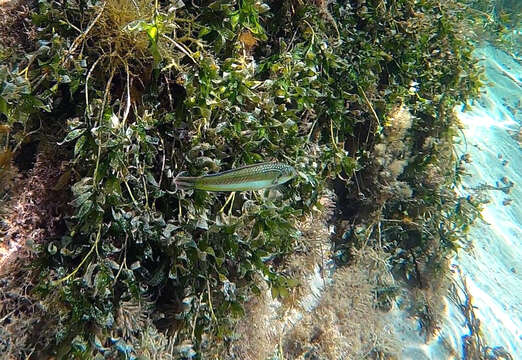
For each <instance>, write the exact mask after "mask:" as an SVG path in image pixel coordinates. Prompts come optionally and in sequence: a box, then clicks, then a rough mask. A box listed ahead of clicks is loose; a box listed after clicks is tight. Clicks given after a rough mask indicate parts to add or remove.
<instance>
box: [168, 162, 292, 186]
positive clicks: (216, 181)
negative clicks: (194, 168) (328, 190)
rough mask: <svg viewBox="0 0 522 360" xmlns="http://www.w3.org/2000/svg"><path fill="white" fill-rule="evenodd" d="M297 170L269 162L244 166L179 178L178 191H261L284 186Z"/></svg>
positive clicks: (175, 180) (177, 180) (176, 180)
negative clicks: (215, 172) (210, 173)
mask: <svg viewBox="0 0 522 360" xmlns="http://www.w3.org/2000/svg"><path fill="white" fill-rule="evenodd" d="M295 175H296V171H295V169H294V168H293V167H292V166H290V165H286V164H281V163H276V162H268V163H260V164H254V165H247V166H242V167H240V168H237V169H232V170H227V171H223V172H219V173H217V174H212V175H204V176H195V177H189V176H177V177H176V178H175V179H174V185H176V189H180V190H187V189H199V190H206V191H246V190H259V189H264V188H269V187H273V186H277V185H281V184H284V183H285V182H287V181H289V180H290V179H292V178H293V177H295Z"/></svg>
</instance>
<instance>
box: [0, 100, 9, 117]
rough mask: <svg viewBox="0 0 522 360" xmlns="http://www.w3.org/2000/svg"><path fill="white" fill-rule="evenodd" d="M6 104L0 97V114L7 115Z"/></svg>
mask: <svg viewBox="0 0 522 360" xmlns="http://www.w3.org/2000/svg"><path fill="white" fill-rule="evenodd" d="M7 110H8V104H7V101H5V100H4V98H3V97H1V96H0V113H2V114H5V115H7Z"/></svg>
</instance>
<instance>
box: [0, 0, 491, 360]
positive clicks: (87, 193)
mask: <svg viewBox="0 0 522 360" xmlns="http://www.w3.org/2000/svg"><path fill="white" fill-rule="evenodd" d="M35 6H37V8H35V10H34V13H33V14H32V18H31V21H32V24H33V25H32V26H33V27H31V29H30V30H28V31H29V32H30V34H31V37H28V38H27V39H29V40H31V41H30V42H31V45H34V48H32V51H30V52H28V54H27V56H23V53H22V50H20V49H22V48H26V49H30V47H27V46H26V44H24V43H23V42H21V43H19V45H20V47H13V48H12V49H7V48H6V47H5V42H4V41H2V42H0V54H1V56H2V59H3V60H2V61H3V62H5V65H3V66H2V67H1V68H0V113H1V114H0V116H1V118H0V121H1V123H0V126H1V127H0V140H1V141H2V146H3V148H2V152H1V153H0V155H1V156H2V157H1V158H0V159H1V161H2V162H1V164H0V165H1V166H2V170H3V169H4V167H5V168H9V169H13V172H12V174H13V175H12V176H11V175H10V177H5V178H4V177H2V181H4V179H6V180H5V181H6V182H7V183H11V184H12V183H13V179H14V178H15V177H16V176H15V175H14V174H16V173H17V172H22V173H23V174H22V176H25V174H26V173H27V171H25V170H24V169H23V167H22V168H17V166H16V161H15V162H14V164H13V162H12V158H14V159H16V158H17V157H18V158H20V156H21V154H22V153H23V150H22V149H23V148H24V147H25V146H28V144H37V143H39V144H40V145H38V147H37V150H38V151H37V153H36V159H45V156H44V157H41V155H40V150H39V149H40V148H45V147H46V146H51V147H52V148H53V151H55V152H58V153H60V154H61V155H60V156H61V157H60V160H61V161H62V163H61V164H60V167H59V169H60V170H59V172H58V174H59V175H58V174H57V176H56V177H53V178H52V181H51V182H50V183H49V184H46V186H45V190H46V191H47V190H49V188H50V187H51V190H52V189H55V190H53V191H56V192H59V193H63V195H64V198H59V197H57V199H56V200H57V201H59V202H60V203H61V205H63V208H64V209H67V210H60V215H59V221H57V223H59V224H61V225H60V231H58V232H49V233H48V234H46V235H45V236H42V238H39V240H38V241H37V242H36V243H35V244H27V240H26V239H25V238H24V239H21V240H20V246H21V247H23V248H24V249H25V248H28V247H30V250H31V257H30V259H31V261H32V259H35V261H34V262H32V264H31V266H30V267H31V268H32V269H33V270H34V271H35V272H34V276H31V277H30V279H28V280H27V282H28V284H29V285H28V289H29V291H28V292H27V296H28V297H29V298H30V301H31V302H32V303H34V304H40V305H41V307H42V309H43V310H42V311H43V312H44V313H45V316H44V315H42V314H40V313H37V314H36V315H31V313H27V314H26V315H27V319H29V320H27V321H28V323H29V324H31V321H33V320H34V318H33V316H42V317H45V318H46V319H47V317H49V322H48V323H49V324H51V325H50V326H49V329H48V332H46V333H45V335H46V342H45V343H41V344H39V342H38V341H36V340H35V339H34V338H31V337H28V338H25V337H24V338H23V341H24V343H23V344H18V345H16V346H18V350H16V349H15V348H13V347H11V348H10V350H9V351H11V352H12V353H14V352H16V351H18V354H22V355H23V356H31V355H30V354H33V355H32V356H33V357H35V356H40V355H41V356H45V355H48V356H54V357H56V358H101V357H105V358H140V357H159V358H206V357H211V356H214V357H218V358H221V357H224V354H226V353H228V351H229V347H230V346H231V345H230V344H231V342H232V339H233V338H234V336H235V334H234V329H237V327H236V325H237V324H238V320H239V319H240V318H242V317H243V316H245V314H246V315H248V314H249V313H250V312H249V311H250V310H251V309H249V307H248V305H247V307H246V309H245V307H244V304H245V303H247V301H252V300H251V299H252V297H253V296H256V294H257V295H259V294H261V293H263V291H264V290H267V289H268V290H267V291H269V293H270V296H271V297H273V298H274V299H277V300H278V301H282V302H288V303H291V302H292V297H293V296H294V295H296V294H299V292H300V291H302V287H300V286H299V283H296V281H295V279H294V277H299V276H302V271H303V269H305V268H308V269H309V268H311V267H313V265H315V264H316V263H318V262H320V263H321V266H323V265H324V263H326V261H327V259H328V258H330V257H331V258H334V259H335V260H337V262H338V264H339V265H340V266H341V265H346V266H350V264H351V265H354V264H357V262H356V259H357V257H356V254H357V253H358V251H359V250H360V249H361V248H366V247H374V248H375V249H376V250H375V251H378V253H379V254H382V252H383V251H386V252H387V253H388V254H389V257H385V258H386V261H388V262H389V263H390V264H392V265H394V267H395V270H396V271H397V273H399V275H398V277H400V276H402V277H404V278H406V279H408V278H411V277H412V276H414V277H415V278H416V279H417V284H416V285H417V286H418V287H420V288H423V289H424V288H426V287H427V286H428V284H430V283H432V282H433V284H435V280H433V279H434V278H436V277H437V276H439V274H440V273H444V271H445V268H444V266H445V261H446V259H447V257H448V256H449V254H450V253H451V252H452V251H454V250H456V249H457V248H458V244H459V239H460V237H461V235H462V234H463V233H465V231H466V229H467V228H468V227H469V225H470V224H471V223H472V221H473V220H474V219H475V218H476V217H477V216H478V209H479V206H480V204H479V203H477V202H474V201H473V200H470V199H465V198H459V197H457V196H456V195H455V193H454V192H453V189H454V186H455V184H456V182H457V181H458V177H459V176H460V175H461V174H460V173H459V171H458V169H459V167H458V165H459V164H458V161H459V160H458V159H456V158H455V156H454V154H453V152H452V139H453V136H454V135H455V134H456V128H455V123H456V120H455V118H454V116H453V115H452V109H453V107H454V106H455V105H456V104H458V103H460V102H465V101H466V100H467V99H469V98H471V97H473V96H476V95H477V94H478V92H479V87H480V85H481V79H482V78H481V75H480V71H479V69H478V68H477V66H476V60H474V59H473V58H472V55H471V54H472V50H473V45H472V43H471V41H470V40H469V39H468V38H466V37H465V36H464V34H463V33H462V28H461V27H459V26H458V24H459V23H460V20H461V19H463V18H464V16H465V11H464V9H463V8H462V7H460V6H459V5H458V4H457V3H456V2H454V1H449V2H448V1H445V2H440V1H435V0H429V1H423V2H415V1H401V2H396V1H391V2H382V1H358V2H352V1H341V2H334V3H331V4H330V3H327V2H323V1H321V2H302V1H290V2H283V3H281V2H275V1H273V2H262V1H254V0H241V1H234V0H219V1H213V2H207V1H193V2H190V3H189V2H186V3H183V2H163V1H155V2H147V1H127V0H107V1H103V2H102V1H100V2H84V1H74V0H72V1H66V2H58V1H53V0H47V1H40V2H38V4H37V5H35ZM325 13H326V14H327V16H325ZM332 19H333V22H332ZM334 24H335V27H336V28H337V30H338V34H339V39H338V40H340V41H337V40H335V39H333V38H332V36H331V32H332V31H331V30H332V26H333V25H334ZM32 39H34V41H33V40H32ZM4 40H5V38H4ZM13 41H21V40H17V39H16V38H15V39H14V40H13ZM24 41H25V40H24ZM27 149H29V147H27ZM269 160H278V161H281V162H285V163H288V164H289V165H292V166H294V167H295V168H296V170H297V176H296V179H295V180H293V181H292V182H291V183H289V184H287V185H285V186H284V187H282V188H280V189H276V190H270V191H260V192H242V193H235V194H234V193H233V194H230V195H228V194H227V195H224V194H220V193H207V192H204V191H198V190H196V191H192V192H177V191H176V188H175V186H174V184H173V179H174V178H175V176H176V175H178V174H180V173H182V172H186V173H188V174H189V175H192V176H197V175H202V174H206V173H212V172H217V171H221V170H226V169H230V168H233V167H237V166H241V165H247V164H253V163H257V162H261V161H269ZM38 161H39V160H37V161H36V164H39V162H38ZM46 161H47V162H48V163H49V164H52V163H53V159H51V158H48V159H47V160H46ZM28 164H29V165H27V166H28V167H31V166H33V165H31V164H30V162H28ZM39 166H40V165H39ZM3 174H4V172H3V173H2V175H3ZM5 174H7V172H5ZM426 175H428V176H426ZM51 183H52V184H51ZM330 188H334V189H336V192H337V198H336V200H335V206H334V205H333V204H331V202H332V201H331V200H330V201H326V203H324V198H323V195H324V194H325V192H327V189H330ZM6 189H7V187H6ZM42 193H43V194H45V193H46V192H45V191H42ZM6 194H7V195H6V196H7V197H8V199H7V198H6V199H7V200H9V201H7V202H6V204H9V203H10V201H11V200H13V201H14V200H16V198H17V197H18V196H19V195H17V194H16V193H13V192H7V193H6ZM65 195H66V196H65ZM328 204H330V205H328ZM318 208H319V209H322V210H321V211H323V212H324V213H325V214H326V213H328V212H329V211H331V212H332V213H333V216H332V219H331V220H325V218H324V217H323V218H321V217H319V218H321V223H322V225H321V226H319V225H318V228H317V229H311V228H310V226H311V225H310V223H309V219H310V216H312V215H311V214H313V213H314V212H315V211H316V210H317V209H318ZM328 209H330V210H328ZM312 218H313V217H312ZM327 221H329V222H330V223H331V224H330V223H328V225H332V226H335V232H334V234H333V235H332V239H333V240H334V244H331V243H330V239H327V236H326V233H328V231H326V230H325V228H327V226H326V225H325V224H326V222H327ZM303 224H308V227H305V226H304V225H303ZM53 229H54V228H53ZM328 234H329V233H328ZM311 239H312V240H313V239H319V240H318V241H315V242H314V241H312V240H311ZM330 246H331V248H330ZM307 252H308V253H310V257H304V258H303V259H300V258H295V257H293V255H296V254H302V253H307ZM383 257H384V256H383ZM319 258H320V260H319ZM27 261H28V262H29V260H27ZM26 265H27V266H28V263H24V266H26ZM349 269H350V268H347V269H345V270H344V272H346V273H350V270H349ZM354 271H355V270H354ZM344 272H341V274H343V273H344ZM31 274H33V273H31ZM300 274H301V275H300ZM357 274H360V271H359V272H358V273H357ZM341 277H342V276H341V275H339V279H338V283H340V284H346V281H345V280H346V279H341ZM362 284H363V285H364V286H363V285H361V286H362V288H361V289H359V290H360V292H361V296H362V297H363V298H364V299H365V303H364V306H365V309H366V310H365V311H368V312H369V311H371V309H373V305H372V301H373V300H374V298H376V300H375V302H376V303H378V304H380V306H381V308H383V309H385V308H386V307H389V304H390V303H391V302H392V301H393V297H394V296H395V295H396V293H397V291H396V288H395V287H394V286H388V285H389V284H387V283H380V282H378V281H363V282H362ZM343 286H344V285H343ZM359 290H357V291H359ZM331 292H333V293H336V292H335V290H331ZM363 292H364V294H363ZM336 294H337V293H336ZM336 296H337V295H336ZM366 300H368V301H366ZM370 300H371V301H370ZM325 301H326V302H325V304H329V303H328V300H325ZM251 303H252V302H250V304H251ZM253 303H255V301H254V302H253ZM247 304H248V303H247ZM325 306H327V305H325ZM10 311H12V310H8V309H7V308H6V309H3V310H2V311H1V312H0V316H2V320H3V321H8V317H9V316H8V315H9V314H10ZM6 316H7V317H6ZM12 321H13V323H16V321H17V320H16V319H15V318H12ZM20 321H23V320H20ZM376 326H377V325H376ZM13 329H15V331H14V333H16V331H22V330H20V329H26V328H25V327H24V326H20V327H13ZM16 329H18V330H16ZM308 330H310V329H307V335H306V336H308V337H309V339H311V340H310V341H312V342H313V341H314V340H313V339H320V338H321V335H320V334H319V333H318V334H317V335H313V334H312V335H310V333H309V332H308ZM327 330H328V329H326V330H325V331H327ZM348 330H349V329H348ZM348 330H346V331H345V330H342V331H341V332H345V333H346V336H348V333H349V331H348ZM24 331H25V330H24ZM328 331H329V330H328ZM350 331H351V330H350ZM312 333H313V331H312ZM309 335H310V336H309ZM343 336H344V335H343ZM325 341H326V339H325ZM368 341H370V343H371V342H372V341H373V340H372V339H369V340H368ZM279 345H281V346H282V344H281V343H280V344H279ZM374 345H375V344H374ZM13 346H14V345H13ZM16 346H15V347H16ZM325 346H326V345H325ZM361 348H362V349H365V351H364V352H365V353H368V354H370V353H372V354H377V353H382V351H381V350H382V349H381V350H379V349H378V348H377V346H375V349H372V348H371V346H368V344H362V345H361ZM325 349H326V348H325ZM373 350H374V351H373ZM329 351H330V350H325V353H329ZM332 351H333V350H332ZM372 351H373V352H372ZM360 353H361V354H362V352H360ZM358 354H359V352H358ZM330 355H331V352H330Z"/></svg>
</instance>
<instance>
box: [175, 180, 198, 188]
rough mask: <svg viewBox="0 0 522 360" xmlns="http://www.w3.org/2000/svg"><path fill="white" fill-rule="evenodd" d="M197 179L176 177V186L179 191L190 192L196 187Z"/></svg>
mask: <svg viewBox="0 0 522 360" xmlns="http://www.w3.org/2000/svg"><path fill="white" fill-rule="evenodd" d="M197 180H198V178H197V177H192V176H176V177H175V178H174V185H175V186H176V191H177V190H190V189H194V188H195V187H196V181H197Z"/></svg>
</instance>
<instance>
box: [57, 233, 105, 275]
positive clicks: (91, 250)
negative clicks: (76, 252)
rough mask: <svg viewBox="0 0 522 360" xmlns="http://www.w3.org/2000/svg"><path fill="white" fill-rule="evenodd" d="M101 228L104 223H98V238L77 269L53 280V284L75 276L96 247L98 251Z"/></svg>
mask: <svg viewBox="0 0 522 360" xmlns="http://www.w3.org/2000/svg"><path fill="white" fill-rule="evenodd" d="M101 228H102V224H100V225H98V233H97V234H96V240H95V241H94V244H92V246H91V249H90V250H89V252H88V253H87V255H85V257H84V258H83V260H82V261H81V262H80V264H79V265H78V266H77V267H76V269H74V270H73V271H72V272H71V273H70V274H69V275H67V276H65V277H63V278H61V279H59V280H56V281H53V282H52V284H53V285H58V284H61V283H62V282H64V281H67V280H68V279H69V278H71V277H72V276H74V274H76V273H77V272H78V270H80V268H81V267H82V265H83V264H84V263H85V262H86V261H87V259H88V258H89V256H91V254H92V253H93V251H94V250H95V249H96V252H98V242H99V241H100V237H101Z"/></svg>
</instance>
